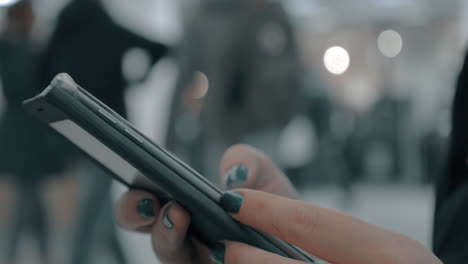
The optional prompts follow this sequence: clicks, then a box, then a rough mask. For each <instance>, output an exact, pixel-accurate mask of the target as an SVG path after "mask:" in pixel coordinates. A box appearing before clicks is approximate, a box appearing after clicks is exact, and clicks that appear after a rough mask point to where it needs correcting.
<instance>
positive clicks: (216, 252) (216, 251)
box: [211, 244, 226, 264]
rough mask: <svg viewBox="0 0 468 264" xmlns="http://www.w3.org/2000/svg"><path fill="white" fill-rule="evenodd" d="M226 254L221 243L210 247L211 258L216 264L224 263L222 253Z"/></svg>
mask: <svg viewBox="0 0 468 264" xmlns="http://www.w3.org/2000/svg"><path fill="white" fill-rule="evenodd" d="M225 254H226V247H225V246H224V245H223V244H216V245H215V246H213V247H212V248H211V259H212V260H213V261H214V262H215V263H216V264H224V255H225Z"/></svg>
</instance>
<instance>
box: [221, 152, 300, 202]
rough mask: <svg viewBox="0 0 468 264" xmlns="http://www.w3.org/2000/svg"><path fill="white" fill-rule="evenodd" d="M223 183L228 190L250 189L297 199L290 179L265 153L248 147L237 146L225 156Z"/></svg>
mask: <svg viewBox="0 0 468 264" xmlns="http://www.w3.org/2000/svg"><path fill="white" fill-rule="evenodd" d="M220 172H221V182H222V183H224V187H225V188H226V189H233V188H249V189H257V190H262V191H265V192H270V193H275V194H277V195H281V196H285V197H297V193H296V191H295V189H294V187H293V186H292V184H291V183H290V181H289V179H288V178H287V177H286V176H285V175H284V174H283V173H282V172H281V171H280V170H279V169H278V168H276V166H275V165H274V164H273V162H272V161H271V160H270V159H269V158H268V157H267V156H266V155H265V154H263V153H261V152H260V151H258V150H256V149H255V148H252V147H250V146H247V145H235V146H233V147H231V148H229V149H228V150H227V151H226V152H225V153H224V155H223V158H222V160H221V165H220Z"/></svg>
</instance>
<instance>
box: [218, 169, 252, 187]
mask: <svg viewBox="0 0 468 264" xmlns="http://www.w3.org/2000/svg"><path fill="white" fill-rule="evenodd" d="M248 175H249V169H248V168H247V167H245V166H244V165H236V166H234V167H232V168H231V169H230V170H228V172H226V177H225V178H224V179H225V180H224V181H225V185H226V187H227V188H235V187H239V185H240V184H242V183H244V182H245V181H247V176H248Z"/></svg>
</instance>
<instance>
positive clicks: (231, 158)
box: [116, 145, 297, 264]
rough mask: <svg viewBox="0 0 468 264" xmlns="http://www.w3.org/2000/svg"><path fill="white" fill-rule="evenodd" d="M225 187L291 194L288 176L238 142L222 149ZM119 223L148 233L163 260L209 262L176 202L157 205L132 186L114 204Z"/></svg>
mask: <svg viewBox="0 0 468 264" xmlns="http://www.w3.org/2000/svg"><path fill="white" fill-rule="evenodd" d="M220 172H221V175H222V176H221V182H223V183H224V187H225V188H226V189H231V188H252V189H257V190H262V191H265V192H270V193H274V194H277V195H282V196H286V197H290V198H295V197H296V196H297V195H296V191H295V190H294V188H293V187H292V185H291V184H290V182H289V180H288V178H287V177H286V176H285V175H284V174H283V173H282V172H281V171H279V170H278V169H277V168H276V167H275V166H274V164H273V163H272V162H271V161H270V160H269V159H268V158H267V157H266V156H265V155H264V154H263V153H260V152H259V151H257V150H255V149H253V148H251V147H248V146H245V145H238V146H234V147H231V148H230V149H228V150H227V151H226V153H225V154H224V156H223V158H222V160H221V166H220ZM116 215H117V222H118V223H119V225H120V226H122V227H124V228H126V229H129V230H134V231H139V232H145V233H150V234H151V237H152V241H153V248H154V250H155V252H156V254H157V255H158V257H159V259H160V260H161V261H162V262H163V263H165V264H179V263H181V264H182V263H183V264H188V263H200V264H205V263H213V261H212V260H211V257H210V250H209V249H207V248H206V247H205V246H204V245H203V244H201V243H200V242H198V241H196V240H195V239H193V238H192V237H190V236H188V235H187V229H188V226H189V224H190V215H189V214H188V213H187V212H186V211H185V210H184V209H183V208H182V207H181V206H180V205H179V204H178V203H176V202H169V203H167V204H165V205H161V204H160V203H159V201H158V199H157V197H155V196H154V195H152V194H150V193H147V192H144V191H137V190H132V191H129V192H128V193H126V194H125V195H124V196H123V197H122V198H121V199H120V201H119V202H118V203H117V207H116Z"/></svg>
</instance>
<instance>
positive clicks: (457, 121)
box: [433, 53, 468, 264]
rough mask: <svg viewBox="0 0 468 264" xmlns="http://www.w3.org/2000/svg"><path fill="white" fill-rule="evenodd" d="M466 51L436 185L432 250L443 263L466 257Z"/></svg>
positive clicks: (467, 199) (467, 125) (467, 257)
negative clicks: (447, 139)
mask: <svg viewBox="0 0 468 264" xmlns="http://www.w3.org/2000/svg"><path fill="white" fill-rule="evenodd" d="M467 112H468V53H467V55H465V61H464V64H463V67H462V70H461V72H460V74H459V77H458V82H457V89H456V93H455V101H454V104H453V107H452V130H451V134H450V139H449V141H448V145H449V148H448V156H447V160H446V164H447V165H446V168H445V169H444V173H443V174H441V177H439V178H438V179H437V184H436V191H437V196H436V206H435V218H434V237H433V247H434V252H435V253H436V254H437V256H439V257H440V258H441V259H442V261H443V262H444V263H445V264H452V263H463V262H465V261H466V260H467V259H468V227H467V226H466V223H467V221H468V180H467V179H468V122H467V119H466V113H467Z"/></svg>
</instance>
